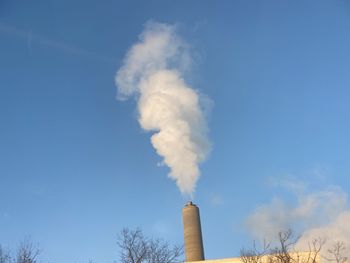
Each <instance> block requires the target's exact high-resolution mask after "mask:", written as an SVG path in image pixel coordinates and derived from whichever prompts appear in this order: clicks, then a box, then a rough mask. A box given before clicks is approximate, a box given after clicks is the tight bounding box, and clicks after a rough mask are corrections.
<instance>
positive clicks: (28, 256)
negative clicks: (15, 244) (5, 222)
mask: <svg viewBox="0 0 350 263" xmlns="http://www.w3.org/2000/svg"><path fill="white" fill-rule="evenodd" d="M39 253H40V251H39V249H38V248H37V247H36V246H35V245H33V243H32V242H31V241H29V240H28V239H26V240H24V241H23V242H22V243H21V244H20V246H19V248H18V250H17V255H16V259H15V263H37V257H38V255H39Z"/></svg>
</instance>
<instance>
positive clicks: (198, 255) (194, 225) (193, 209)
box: [182, 202, 204, 262]
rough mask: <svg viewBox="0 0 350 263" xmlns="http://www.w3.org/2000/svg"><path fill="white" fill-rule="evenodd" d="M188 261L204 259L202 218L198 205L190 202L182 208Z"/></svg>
mask: <svg viewBox="0 0 350 263" xmlns="http://www.w3.org/2000/svg"><path fill="white" fill-rule="evenodd" d="M182 218H183V224H184V237H185V255H186V262H191V261H202V260H204V249H203V240H202V229H201V220H200V216H199V209H198V207H197V206H196V205H195V204H193V203H192V202H189V203H187V204H186V205H185V207H184V208H183V209H182Z"/></svg>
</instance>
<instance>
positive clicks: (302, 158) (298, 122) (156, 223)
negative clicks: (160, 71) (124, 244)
mask: <svg viewBox="0 0 350 263" xmlns="http://www.w3.org/2000/svg"><path fill="white" fill-rule="evenodd" d="M150 20H152V21H156V22H161V23H166V24H170V25H174V24H175V25H176V26H177V32H178V34H179V35H180V36H181V37H182V38H183V39H185V40H186V42H187V43H188V44H189V45H190V47H191V54H192V57H193V61H194V63H193V67H192V70H191V72H190V73H189V74H187V75H186V80H187V81H188V82H189V83H191V86H193V87H195V88H196V89H197V90H198V91H199V92H200V93H203V94H206V95H207V96H208V97H210V98H211V100H212V101H213V105H214V106H213V109H212V111H211V113H210V116H208V126H209V129H210V133H209V138H210V140H211V142H212V144H213V149H212V151H211V153H210V155H209V157H208V158H207V160H206V162H204V163H203V164H202V165H201V171H202V176H201V178H200V180H199V181H198V184H197V188H196V192H195V197H194V201H195V202H196V203H197V204H198V205H199V206H200V209H201V216H202V226H203V235H204V242H205V252H206V256H207V257H208V258H221V257H232V256H237V255H238V254H239V250H240V248H241V247H242V246H247V245H249V244H250V240H251V239H252V236H251V235H250V234H249V229H247V227H246V224H245V222H246V219H247V218H248V217H249V216H250V215H251V214H252V213H254V211H256V210H255V209H256V208H257V207H261V206H262V205H264V204H269V203H270V202H271V200H274V199H276V198H278V199H279V200H283V202H285V203H286V204H288V205H290V206H295V205H296V206H297V205H298V204H296V202H297V201H296V200H298V198H299V197H300V193H299V192H298V193H297V194H296V193H295V192H293V191H294V190H295V188H293V189H294V190H291V187H290V185H291V184H289V183H286V182H290V181H292V182H293V185H295V184H298V185H302V188H303V190H302V191H303V194H302V195H303V196H307V195H309V194H310V193H314V192H320V191H325V189H328V190H329V189H330V188H332V189H338V190H339V191H341V192H344V194H345V196H346V194H347V193H348V192H349V188H350V183H349V180H348V178H349V171H350V159H349V156H350V154H349V149H350V140H349V139H348V135H349V133H350V122H349V114H350V104H349V99H350V89H349V87H350V75H349V73H348V72H349V68H350V52H349V46H350V34H349V32H350V3H349V2H348V1H346V0H328V1H327V0H317V1H316V0H314V1H312V0H311V1H301V0H300V1H279V0H278V1H277V0H264V1H246V0H245V1H243V0H242V1H109V0H108V1H103V3H101V2H97V1H82V0H76V1H65V0H61V1H56V0H49V1H47V0H45V1H44V0H37V1H19V0H11V1H10V0H3V1H1V2H0V50H1V53H0V54H1V57H0V72H1V74H0V83H1V86H0V87H1V88H0V120H1V129H0V160H1V162H0V243H1V244H2V245H3V246H5V247H9V248H14V247H16V246H17V244H18V243H19V241H20V240H22V239H23V238H24V237H28V236H30V237H31V239H32V240H33V241H34V242H37V243H38V244H39V246H40V247H41V248H42V258H43V260H44V262H51V263H56V262H87V260H88V259H94V260H95V261H96V262H112V261H113V260H116V259H118V249H117V246H116V236H117V234H118V232H119V231H120V230H121V229H122V228H123V227H131V228H132V227H136V226H139V227H141V228H142V229H143V230H144V231H145V233H146V234H148V235H154V236H157V237H162V238H165V239H167V240H170V241H171V242H174V243H181V242H182V240H183V235H182V222H181V208H182V206H183V204H184V203H185V202H186V201H187V197H184V196H182V195H181V193H180V191H179V190H178V188H177V187H176V185H175V183H174V182H173V181H172V180H170V179H169V178H168V177H167V174H168V172H169V169H168V168H167V167H165V166H163V167H158V166H157V163H159V162H160V161H161V158H160V157H159V156H158V155H157V154H156V152H155V150H154V149H153V148H152V145H151V143H150V141H149V138H150V136H151V134H152V133H149V132H145V131H142V129H141V127H140V125H139V124H138V121H137V115H138V114H137V110H136V101H135V100H134V99H129V100H127V101H123V102H122V101H118V100H116V87H115V84H114V77H115V74H116V72H117V70H118V69H119V68H120V67H121V66H122V64H123V58H124V56H125V54H126V52H127V51H128V49H129V48H130V47H131V46H132V45H133V44H134V43H135V42H137V41H138V35H139V34H140V33H141V32H142V31H143V30H144V25H145V23H146V22H147V21H150ZM281 182H282V183H281ZM286 185H287V186H286ZM334 187H336V188H334ZM316 196H318V195H316ZM299 199H300V198H299ZM344 209H345V210H346V209H348V205H345V208H344ZM326 223H327V222H326Z"/></svg>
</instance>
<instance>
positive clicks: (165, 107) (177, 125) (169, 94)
mask: <svg viewBox="0 0 350 263" xmlns="http://www.w3.org/2000/svg"><path fill="white" fill-rule="evenodd" d="M190 64H191V57H190V55H189V49H188V46H187V44H186V43H185V42H184V41H183V40H182V39H181V38H180V37H179V36H178V35H177V34H176V31H175V27H174V26H171V25H167V24H160V23H155V22H149V23H147V24H146V26H145V29H144V31H143V32H142V33H141V34H140V36H139V42H138V43H136V44H134V45H133V46H132V47H131V48H130V49H129V51H128V52H127V54H126V56H125V58H124V63H123V66H122V67H121V68H120V69H119V70H118V72H117V74H116V78H115V81H116V85H117V88H118V98H119V99H121V100H124V99H127V98H129V97H131V96H135V97H136V98H137V99H138V112H139V123H140V125H141V127H142V128H143V129H144V130H146V131H153V132H155V133H154V134H153V135H152V137H151V143H152V145H153V147H154V148H155V149H156V151H157V153H158V154H159V155H160V156H162V157H163V162H164V164H166V165H167V166H168V167H169V168H170V173H169V177H170V178H172V179H173V180H175V181H176V184H177V185H178V187H179V189H180V191H181V192H182V193H183V194H192V193H193V191H194V188H195V185H196V182H197V180H198V178H199V176H200V170H199V163H200V162H202V161H204V160H205V158H206V156H207V154H208V152H209V151H210V143H209V140H208V138H207V125H206V121H205V118H204V114H203V111H202V108H201V101H200V96H199V94H198V92H197V91H196V90H194V89H193V88H191V87H190V86H189V85H188V84H187V83H186V82H185V80H184V79H183V77H182V76H183V73H184V72H185V71H186V70H188V68H189V66H190Z"/></svg>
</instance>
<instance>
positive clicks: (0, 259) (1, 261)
mask: <svg viewBox="0 0 350 263" xmlns="http://www.w3.org/2000/svg"><path fill="white" fill-rule="evenodd" d="M10 260H11V257H10V253H9V252H8V251H5V250H4V249H3V248H2V247H1V245H0V263H10Z"/></svg>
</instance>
